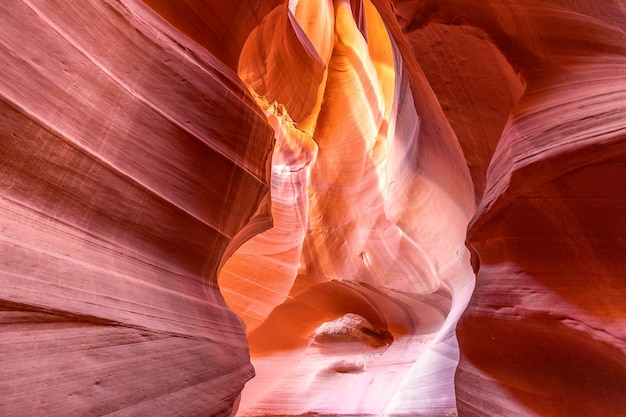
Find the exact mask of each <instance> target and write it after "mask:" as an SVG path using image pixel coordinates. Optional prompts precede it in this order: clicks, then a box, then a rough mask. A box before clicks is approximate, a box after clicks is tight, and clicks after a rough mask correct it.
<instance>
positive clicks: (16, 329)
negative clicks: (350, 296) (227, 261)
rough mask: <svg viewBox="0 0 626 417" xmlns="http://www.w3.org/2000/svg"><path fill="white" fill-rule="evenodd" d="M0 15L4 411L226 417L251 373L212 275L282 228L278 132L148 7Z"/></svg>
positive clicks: (24, 6)
mask: <svg viewBox="0 0 626 417" xmlns="http://www.w3.org/2000/svg"><path fill="white" fill-rule="evenodd" d="M66 6H67V7H66ZM0 19H1V23H0V33H1V35H0V39H1V40H0V48H2V53H1V54H0V60H2V68H3V75H2V77H0V78H1V79H0V97H1V101H0V103H1V104H0V106H1V111H0V120H1V122H0V123H1V126H2V133H1V134H2V139H1V141H0V159H1V161H0V190H2V192H1V194H0V195H1V197H0V211H1V214H0V265H1V268H0V269H1V271H2V272H1V275H0V276H1V289H0V317H2V324H3V325H2V326H1V329H0V332H1V333H2V336H1V337H0V344H1V347H0V361H1V363H2V366H1V367H0V390H1V391H2V396H1V399H0V415H5V416H37V415H39V416H43V415H104V414H109V413H121V414H124V415H149V414H155V413H158V414H161V415H174V414H178V415H202V416H205V415H207V413H209V414H211V415H224V416H225V415H229V414H230V413H231V411H232V408H233V403H234V401H235V399H236V398H237V397H238V396H239V392H240V391H241V389H242V387H243V385H244V383H245V381H247V380H248V379H250V378H251V377H252V376H253V374H254V371H253V368H252V367H251V365H250V363H249V359H248V348H247V343H246V339H245V333H244V328H243V326H242V324H241V321H240V320H239V319H238V317H237V316H236V315H235V314H234V313H233V312H232V311H230V310H229V309H228V308H227V307H226V305H225V303H224V300H223V298H222V296H221V295H220V293H219V291H218V289H217V280H216V278H217V277H216V272H217V266H218V264H219V262H220V260H221V258H222V256H223V254H224V253H225V251H226V250H227V249H228V247H229V245H231V246H232V245H237V244H238V242H242V241H245V240H247V239H249V237H250V236H252V234H254V233H257V232H258V229H259V227H260V228H261V230H262V229H263V228H266V227H267V226H269V221H268V220H269V218H268V216H267V215H266V216H265V218H264V219H263V218H260V220H259V221H252V222H251V219H252V218H253V216H254V215H255V213H256V212H257V211H258V208H259V207H262V206H267V201H268V191H269V174H270V173H269V171H268V169H267V164H266V160H267V159H268V157H269V155H270V154H271V151H272V146H273V131H272V129H271V128H270V127H269V126H268V125H267V123H266V121H265V117H264V116H263V114H262V113H261V112H259V111H258V108H257V106H256V104H255V103H254V101H253V100H252V99H250V98H249V96H247V94H246V92H245V89H243V87H242V85H241V82H240V81H239V79H238V78H237V76H236V74H235V73H234V72H232V71H229V70H228V69H227V68H226V67H225V66H224V65H223V63H221V62H220V61H219V60H218V59H217V58H216V57H215V56H214V55H212V54H211V53H210V52H208V51H207V50H205V49H202V48H201V47H199V46H198V45H197V44H195V43H193V42H192V41H191V40H189V39H188V38H185V37H184V36H182V35H181V34H180V33H179V32H178V31H176V30H173V28H172V27H171V26H169V25H168V24H166V23H165V21H163V20H162V19H161V18H160V17H159V16H158V15H156V14H155V13H154V12H153V11H152V10H150V9H149V8H147V7H146V6H145V5H143V4H142V3H139V2H132V1H125V2H123V3H121V2H115V1H111V2H107V1H104V2H101V1H84V2H79V3H76V4H73V5H72V6H70V5H69V4H67V5H66V4H65V3H63V2H52V1H50V2H48V1H36V2H28V1H24V2H17V1H11V2H3V3H2V5H0ZM261 212H262V211H261ZM255 224H258V227H257V226H255V227H256V229H257V231H255V230H254V229H255V227H252V226H246V225H255ZM246 228H247V229H250V230H247V229H246ZM228 250H230V251H232V249H228ZM207 393H210V394H208V395H207Z"/></svg>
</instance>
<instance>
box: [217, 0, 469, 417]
mask: <svg viewBox="0 0 626 417" xmlns="http://www.w3.org/2000/svg"><path fill="white" fill-rule="evenodd" d="M238 73H239V76H240V77H241V79H242V80H243V81H244V83H245V84H246V86H247V87H248V89H249V90H250V92H251V94H252V96H253V97H255V99H256V101H257V103H258V104H259V107H261V108H262V109H263V111H264V112H265V114H266V116H267V118H268V122H269V124H270V126H272V127H273V129H274V131H275V139H276V144H275V148H274V153H273V155H272V177H271V182H270V200H271V215H272V220H273V226H272V228H271V229H269V230H268V231H266V232H264V233H262V234H259V235H257V236H255V237H253V238H252V239H251V240H250V241H248V242H246V243H245V244H243V245H242V247H241V248H239V249H238V250H237V251H236V252H235V253H234V254H233V256H232V257H231V258H230V259H229V260H228V261H227V262H226V263H225V264H224V267H223V269H222V271H221V272H220V276H219V285H220V289H221V291H222V293H223V294H224V296H225V299H226V301H227V303H228V304H229V306H230V307H231V308H232V309H233V310H234V311H235V312H236V313H237V314H238V315H239V316H240V317H242V319H243V320H244V322H245V323H246V327H247V335H248V342H249V346H250V353H251V356H252V363H253V365H254V366H255V369H256V376H255V379H253V380H252V381H250V382H249V383H248V384H247V387H246V389H245V390H244V392H243V397H242V402H241V404H240V409H239V410H240V411H239V414H240V415H269V414H277V415H278V414H282V415H300V414H304V413H306V412H311V411H313V412H318V413H322V414H333V415H382V414H389V413H394V412H400V413H402V412H405V410H407V409H408V410H410V412H411V413H417V414H420V415H436V414H446V413H454V412H455V410H456V405H455V398H454V391H453V389H452V387H453V378H454V371H455V369H456V363H457V361H458V353H457V352H458V349H457V347H456V339H455V337H454V328H455V323H456V320H457V319H458V317H459V315H460V313H461V312H462V311H463V309H464V307H465V305H466V304H467V302H468V300H469V295H470V292H471V288H472V286H473V279H474V278H473V271H472V270H471V265H470V262H469V254H468V251H467V249H466V248H465V246H464V243H465V230H466V227H467V224H468V223H469V219H470V217H471V216H472V214H473V211H474V203H473V192H474V190H473V185H472V182H471V181H470V179H469V175H468V174H469V172H468V170H467V168H466V167H465V166H464V163H463V155H462V153H461V150H460V148H458V145H456V140H455V137H454V135H453V134H452V132H451V130H450V129H449V127H448V126H447V123H445V119H444V118H443V117H441V115H440V119H439V120H440V121H441V126H437V127H439V128H441V129H447V132H448V135H447V136H444V135H441V136H438V137H436V138H435V137H434V136H430V137H429V136H428V135H425V134H423V129H422V127H421V126H420V125H421V124H422V123H424V122H423V121H422V120H421V118H420V117H419V116H418V113H417V111H416V109H415V105H414V100H415V99H417V100H420V101H422V102H424V101H428V99H425V98H424V97H419V96H418V97H415V98H414V97H413V94H412V92H411V90H410V89H409V81H408V78H409V75H408V74H407V73H406V70H405V68H404V63H403V60H402V57H401V54H400V51H399V50H398V48H397V46H396V44H395V41H394V40H393V39H392V38H391V37H390V34H389V32H388V30H387V27H386V25H385V22H384V21H383V19H382V17H381V16H380V14H379V13H378V11H377V9H376V7H375V6H374V5H373V4H372V3H371V2H370V1H369V0H367V1H364V2H356V3H355V2H352V3H351V2H350V1H335V2H326V1H325V2H308V1H298V2H296V1H292V2H290V3H289V4H284V5H283V6H279V7H276V8H275V9H274V10H273V11H272V12H271V13H269V14H268V15H266V16H265V18H264V19H263V21H262V22H261V24H260V25H259V26H258V27H257V28H255V29H254V30H253V31H252V32H251V33H250V36H249V37H248V39H247V40H246V42H245V44H244V47H243V49H242V52H241V57H240V60H239V65H238ZM422 82H423V80H422ZM430 100H432V97H431V98H430ZM435 140H436V142H435V143H429V142H433V141H435ZM446 142H447V143H446ZM438 151H439V152H446V153H445V156H446V157H445V160H441V159H440V160H437V159H435V158H437V156H438V155H437V152H438ZM455 160H456V161H457V163H456V164H455V162H454V161H455ZM415 380H422V382H421V383H420V387H421V388H420V392H419V393H414V392H413V389H412V388H411V387H412V384H413V383H414V382H413V381H415ZM441 387H446V388H445V389H442V388H441ZM346 392H350V393H351V394H350V396H349V398H347V397H346V395H345V393H346Z"/></svg>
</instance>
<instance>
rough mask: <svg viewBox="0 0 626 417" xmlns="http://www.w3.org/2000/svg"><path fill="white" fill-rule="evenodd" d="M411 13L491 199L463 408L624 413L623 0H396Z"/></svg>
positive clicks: (474, 412) (485, 204) (472, 239)
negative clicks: (420, 0)
mask: <svg viewBox="0 0 626 417" xmlns="http://www.w3.org/2000/svg"><path fill="white" fill-rule="evenodd" d="M398 12H399V14H400V15H401V19H400V20H401V21H402V22H403V27H404V28H405V30H406V31H407V32H408V34H407V37H408V39H409V40H410V42H411V44H412V45H413V46H414V48H415V50H416V51H418V56H419V53H422V54H427V51H429V50H430V51H431V54H432V55H435V56H437V57H438V58H439V59H430V60H429V59H426V60H420V63H422V64H423V66H424V68H425V71H426V72H427V74H428V77H429V80H431V82H432V85H433V88H434V89H435V92H436V93H437V96H438V98H439V99H440V102H441V103H442V107H443V108H444V110H445V111H446V115H447V116H448V118H449V120H450V121H451V124H452V126H453V127H454V129H455V132H456V133H457V137H458V138H459V141H460V143H461V146H463V149H464V152H465V155H466V158H467V161H468V164H469V166H470V169H471V170H472V178H473V180H474V184H475V186H476V187H477V189H476V194H477V197H478V198H479V207H478V212H477V213H476V215H475V216H474V219H473V220H472V222H471V225H470V227H469V231H468V242H469V244H470V245H471V247H472V249H473V250H474V251H475V252H476V255H477V258H479V260H480V266H479V267H478V274H477V282H476V290H475V292H474V295H473V298H472V301H471V303H470V306H469V308H468V310H467V311H466V312H465V313H464V316H463V319H462V320H461V322H460V324H459V328H458V337H459V343H460V348H461V358H462V360H461V363H460V366H459V370H458V372H457V377H456V392H457V402H458V411H459V415H464V416H502V415H507V416H591V415H594V416H595V415H603V416H622V415H624V414H625V413H626V401H625V400H624V399H625V398H626V356H625V354H626V333H625V329H626V322H625V319H624V312H625V305H624V299H625V298H624V296H625V295H626V293H625V290H624V277H625V274H626V272H625V271H626V269H625V266H626V265H625V264H624V255H623V254H624V253H626V241H625V240H624V236H626V223H625V222H624V215H623V213H624V208H625V207H624V204H625V201H626V187H625V185H626V183H625V180H624V178H625V177H624V174H625V173H626V153H625V151H626V145H625V139H626V36H625V29H626V14H625V9H624V5H623V3H620V2H614V1H602V2H593V3H590V2H568V1H549V2H530V1H529V2H518V1H503V2H499V3H498V4H496V3H495V2H483V3H481V4H476V3H474V2H472V3H470V2H462V1H459V2H456V1H437V2H435V1H433V2H420V3H419V4H417V2H398ZM481 51H483V52H481ZM503 58H504V59H503ZM466 104H467V105H466ZM477 111H478V112H479V114H476V112H477ZM500 126H501V129H502V130H501V132H500V133H499V134H498V133H497V129H496V128H497V127H500ZM492 155H493V156H492ZM482 184H485V186H484V189H483V188H482ZM481 196H482V199H481Z"/></svg>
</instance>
